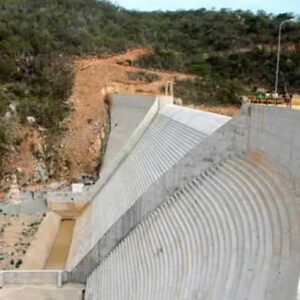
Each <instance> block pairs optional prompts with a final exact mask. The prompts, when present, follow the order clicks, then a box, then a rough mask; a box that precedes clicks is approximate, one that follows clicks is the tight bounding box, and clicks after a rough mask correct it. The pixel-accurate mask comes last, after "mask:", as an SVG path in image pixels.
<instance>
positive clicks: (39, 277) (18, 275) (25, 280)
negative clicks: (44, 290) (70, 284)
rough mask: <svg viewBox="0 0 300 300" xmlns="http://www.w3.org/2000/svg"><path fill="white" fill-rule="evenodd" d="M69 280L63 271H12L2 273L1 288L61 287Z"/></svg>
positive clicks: (66, 273) (0, 275) (0, 277)
mask: <svg viewBox="0 0 300 300" xmlns="http://www.w3.org/2000/svg"><path fill="white" fill-rule="evenodd" d="M67 278H68V272H67V271H62V270H49V271H48V270H35V271H34V270H30V271H28V270H12V271H11V270H10V271H0V287H3V286H5V285H20V284H55V285H57V286H58V287H61V286H62V284H63V283H64V282H66V280H67Z"/></svg>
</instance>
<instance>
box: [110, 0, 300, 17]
mask: <svg viewBox="0 0 300 300" xmlns="http://www.w3.org/2000/svg"><path fill="white" fill-rule="evenodd" d="M112 2H113V3H115V4H118V5H120V6H122V7H125V8H127V9H136V10H146V11H151V10H178V9H198V8H202V7H205V8H206V9H211V8H213V7H214V8H216V9H220V8H232V9H244V10H245V9H250V10H252V11H254V12H257V11H258V10H265V11H266V12H268V13H276V14H278V13H282V12H292V13H295V14H297V15H299V14H300V0H213V1H211V0H112Z"/></svg>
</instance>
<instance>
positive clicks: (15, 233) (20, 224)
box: [0, 214, 43, 270]
mask: <svg viewBox="0 0 300 300" xmlns="http://www.w3.org/2000/svg"><path fill="white" fill-rule="evenodd" d="M42 220H43V215H42V214H34V215H16V216H4V215H0V270H10V269H16V268H20V267H21V265H22V263H23V261H22V258H23V257H24V255H25V254H26V251H27V249H28V247H29V246H30V243H31V241H32V239H33V238H34V235H35V233H36V231H37V230H38V228H39V225H40V223H41V222H42Z"/></svg>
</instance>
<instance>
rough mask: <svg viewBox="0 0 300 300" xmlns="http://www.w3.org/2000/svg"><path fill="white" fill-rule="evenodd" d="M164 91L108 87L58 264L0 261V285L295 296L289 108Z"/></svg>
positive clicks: (295, 164)
mask: <svg viewBox="0 0 300 300" xmlns="http://www.w3.org/2000/svg"><path fill="white" fill-rule="evenodd" d="M143 100H145V102H143ZM171 100H172V99H171V98H170V97H146V98H144V97H142V96H139V97H136V96H126V95H125V96H124V95H118V96H114V97H113V103H112V110H111V133H110V138H109V140H108V145H107V151H108V152H109V153H108V154H107V155H106V157H105V159H104V161H103V168H102V170H101V173H100V179H99V180H98V182H97V183H96V184H95V186H94V187H93V188H92V189H91V191H90V192H89V193H88V194H85V195H84V197H86V201H87V202H89V205H88V206H87V208H86V209H85V211H84V212H83V213H81V215H80V216H79V217H78V218H77V220H76V224H75V227H74V232H73V238H72V243H71V248H70V251H69V255H68V260H67V266H66V269H65V270H61V271H57V270H51V271H48V272H44V273H43V272H42V271H34V273H30V271H26V272H25V271H23V273H21V272H18V271H12V272H5V271H0V285H5V284H12V283H20V282H21V283H28V282H30V283H45V282H47V283H53V282H57V283H58V285H59V286H60V285H63V284H64V283H68V284H84V285H85V287H86V288H85V300H94V299H99V300H122V299H141V300H148V299H149V300H150V299H151V300H152V299H164V300H165V299H166V300H168V299H178V300H179V299H211V300H219V299H222V300H223V299H224V300H232V299H233V300H240V299H248V300H263V299H267V300H269V299H270V300H271V299H272V300H273V299H275V300H282V299H287V300H295V299H296V297H297V296H296V295H297V285H298V278H299V266H300V243H299V237H300V230H299V209H300V138H299V135H298V132H299V130H300V113H299V112H298V111H293V110H291V109H284V108H278V107H267V106H260V105H245V106H244V107H243V108H242V110H241V113H240V115H239V116H237V117H235V118H232V119H231V118H229V117H224V116H220V115H217V114H211V113H207V112H202V111H196V110H193V109H188V108H184V107H179V106H175V105H171V104H170V102H171ZM130 120H131V121H130ZM116 124H117V125H116ZM115 125H116V126H115Z"/></svg>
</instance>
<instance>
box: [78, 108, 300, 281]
mask: <svg viewBox="0 0 300 300" xmlns="http://www.w3.org/2000/svg"><path fill="white" fill-rule="evenodd" d="M274 110H275V111H274ZM180 111H183V110H181V109H178V114H177V116H176V113H175V110H174V111H173V112H172V114H173V118H175V119H176V118H177V120H180V118H182V116H181V115H180ZM168 114H169V116H171V115H170V113H168ZM273 114H275V115H276V114H277V117H276V118H272V115H273ZM261 115H263V116H264V117H263V121H258V120H257V118H258V117H259V116H261ZM192 119H193V118H189V120H190V122H193V121H192ZM276 119H281V120H285V121H284V122H289V123H288V125H287V124H286V126H285V129H284V130H283V129H281V132H282V133H281V135H280V134H279V135H276V134H277V132H280V130H278V129H276V127H274V125H272V122H274V121H275V120H276ZM272 120H273V121H272ZM288 120H290V121H288ZM291 120H292V121H291ZM298 121H299V112H297V111H290V110H284V109H283V110H282V109H280V108H273V107H272V108H269V107H258V106H254V105H253V106H251V107H250V106H247V105H246V106H245V107H244V108H243V111H242V112H241V114H240V116H238V117H236V118H234V119H233V120H232V121H230V122H228V123H227V124H226V125H225V126H223V127H222V128H220V129H219V130H217V131H216V132H215V133H214V134H212V135H211V136H208V137H206V139H205V143H201V144H199V145H198V146H196V147H195V148H194V149H192V150H191V151H189V152H188V153H187V155H185V156H184V157H183V158H182V159H180V160H179V161H178V162H177V163H176V164H174V165H173V166H171V167H170V168H169V169H168V170H167V171H166V172H165V173H164V174H163V175H162V177H161V178H160V180H157V181H155V182H154V183H153V184H152V185H151V186H150V187H149V188H148V189H147V190H146V191H145V192H144V193H143V194H142V195H141V196H140V197H139V198H138V199H137V200H136V201H135V203H134V204H133V205H132V206H131V207H130V209H129V210H128V211H127V213H126V214H125V215H123V216H122V217H121V218H120V219H119V220H118V221H117V222H116V223H115V224H114V225H113V226H112V227H111V228H110V229H109V231H107V232H106V234H105V235H104V236H103V237H102V238H101V239H100V240H99V242H98V244H97V246H96V247H94V248H93V249H92V250H91V251H90V252H89V255H87V256H86V257H85V258H84V259H83V260H82V261H81V263H80V264H79V265H78V266H77V267H76V268H75V269H74V270H73V272H72V278H73V279H74V280H78V281H81V280H84V278H86V275H87V274H88V273H89V272H90V271H91V270H92V269H93V267H94V266H95V264H96V262H97V261H101V260H102V259H103V258H104V257H105V256H106V255H108V254H109V253H110V251H111V250H112V249H113V248H114V247H115V246H116V245H118V243H119V242H120V241H121V240H122V239H123V238H124V236H126V234H127V233H128V232H130V230H132V229H133V228H134V227H135V226H136V225H137V224H138V223H139V222H140V221H141V220H142V218H143V216H144V215H146V214H147V213H149V212H151V211H152V210H153V209H155V208H156V207H158V206H159V205H160V204H161V202H162V199H166V198H167V197H168V196H169V195H171V193H173V192H174V191H175V190H176V189H177V188H179V187H180V186H183V185H184V184H186V183H187V182H188V181H189V180H191V178H192V177H194V176H197V175H198V174H199V172H201V171H204V170H205V169H207V168H209V167H211V166H212V165H215V164H218V163H219V162H220V161H222V160H224V159H226V158H228V157H230V156H234V155H236V154H238V153H246V152H247V151H250V150H259V151H262V152H264V153H265V154H266V156H267V157H268V158H269V159H271V160H272V159H273V160H274V158H276V157H277V156H278V158H279V160H278V167H279V168H280V169H281V170H283V171H284V170H285V171H284V172H283V175H284V174H286V175H287V177H286V179H287V181H288V180H290V182H291V183H292V190H293V192H294V197H295V198H297V197H298V196H299V191H298V190H297V189H298V184H299V174H300V172H299V164H298V162H299V160H298V159H299V156H298V155H299V153H300V151H297V154H293V155H292V156H291V153H294V151H295V150H296V149H298V147H299V146H298V144H299V143H298V142H299V139H297V135H295V134H294V135H293V137H292V132H293V133H295V132H296V129H297V128H300V126H299V123H298ZM195 124H199V122H195ZM262 124H263V125H262ZM281 124H283V123H281ZM266 125H267V126H266ZM258 126H260V127H259V130H258ZM271 128H273V129H271ZM257 131H259V132H257ZM270 131H271V133H270ZM286 131H287V132H289V135H288V136H289V141H290V142H289V143H287V144H286V143H285V145H286V146H285V147H287V149H288V150H285V154H284V153H282V152H281V150H279V152H278V149H279V148H280V145H281V140H280V139H281V138H282V140H286V136H284V132H286ZM295 140H296V141H295ZM272 142H273V143H274V144H273V147H271V148H272V149H271V148H267V147H268V145H271V144H272ZM282 155H283V156H287V155H289V156H288V157H289V158H290V159H281V158H280V157H281V156H282ZM275 162H276V160H275ZM144 203H147V205H144Z"/></svg>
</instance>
